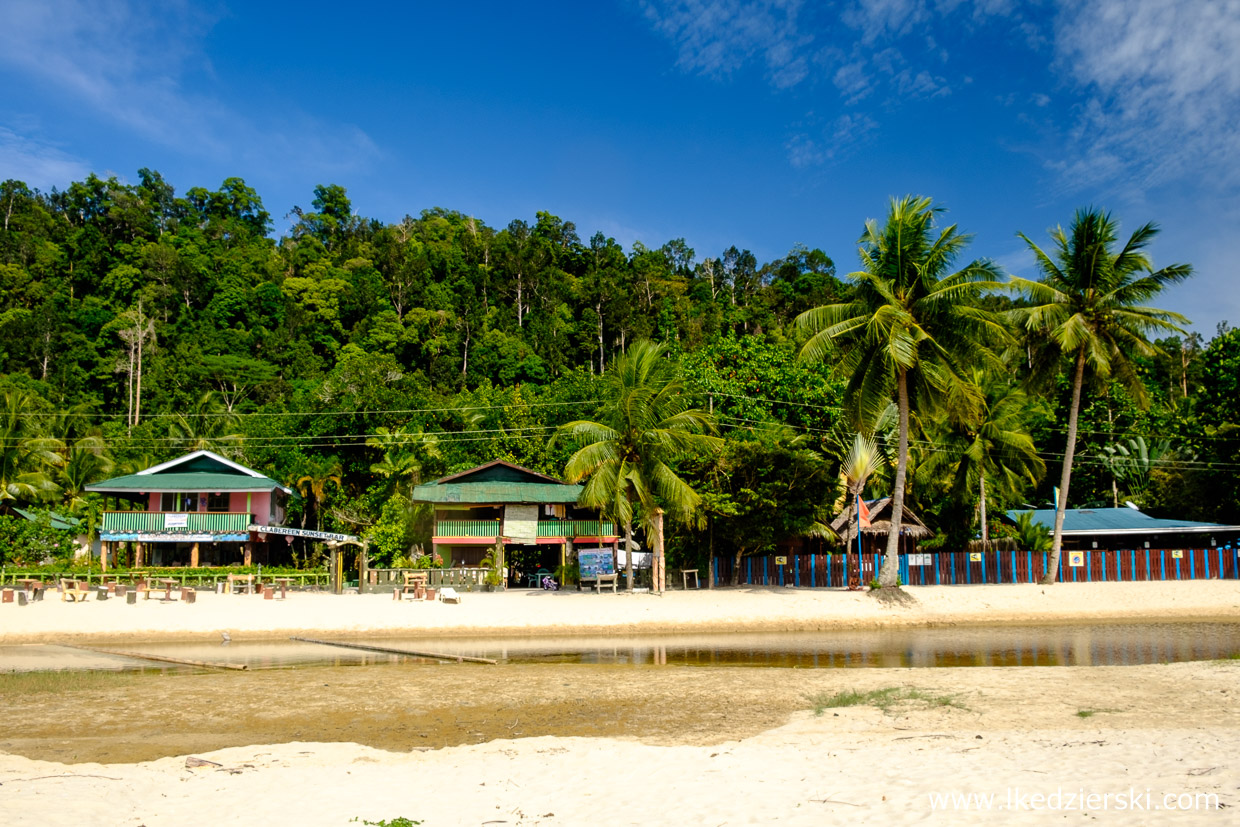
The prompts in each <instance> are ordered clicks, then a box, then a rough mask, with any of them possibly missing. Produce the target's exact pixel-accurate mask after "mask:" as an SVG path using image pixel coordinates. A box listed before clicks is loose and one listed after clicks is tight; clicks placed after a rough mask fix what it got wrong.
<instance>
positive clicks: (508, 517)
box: [504, 505, 538, 545]
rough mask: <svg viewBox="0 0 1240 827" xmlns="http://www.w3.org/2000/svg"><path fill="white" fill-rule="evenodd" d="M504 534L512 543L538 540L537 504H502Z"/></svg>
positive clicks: (533, 542)
mask: <svg viewBox="0 0 1240 827" xmlns="http://www.w3.org/2000/svg"><path fill="white" fill-rule="evenodd" d="M504 536H505V537H507V538H508V539H509V540H511V541H512V542H514V543H524V544H527V545H534V544H535V543H537V542H538V506H536V505H506V506H504Z"/></svg>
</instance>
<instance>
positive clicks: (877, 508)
mask: <svg viewBox="0 0 1240 827" xmlns="http://www.w3.org/2000/svg"><path fill="white" fill-rule="evenodd" d="M865 504H866V506H867V507H868V508H869V509H870V527H869V528H863V529H861V536H862V538H863V540H865V539H871V538H874V539H877V538H879V537H882V538H886V537H887V535H888V534H889V533H891V497H883V498H882V499H879V500H866V501H865ZM856 507H857V504H856V501H855V500H850V501H849V502H848V504H847V505H846V506H845V508H844V510H843V511H842V512H840V515H839V516H838V517H836V518H835V519H834V520H832V521H831V530H832V531H834V532H835V533H836V534H838V535H839V537H840V539H841V540H842V541H843V542H845V543H848V542H852V541H855V540H856V538H857V535H856V533H855V530H856V526H857V523H856V515H855V514H854V511H855V510H856ZM900 533H901V535H903V536H905V537H910V538H912V539H914V540H920V539H923V538H925V537H933V536H934V532H933V531H931V530H930V529H929V528H927V527H926V524H925V523H923V522H922V521H921V520H920V519H918V517H917V515H916V514H914V513H913V511H912V509H910V508H909V507H908V506H907V505H906V506H904V514H903V515H902V517H901V519H900Z"/></svg>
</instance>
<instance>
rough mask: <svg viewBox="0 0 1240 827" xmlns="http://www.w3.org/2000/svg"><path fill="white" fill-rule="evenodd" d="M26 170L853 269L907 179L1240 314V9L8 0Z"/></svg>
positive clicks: (10, 107)
mask: <svg viewBox="0 0 1240 827" xmlns="http://www.w3.org/2000/svg"><path fill="white" fill-rule="evenodd" d="M0 89H2V90H3V92H2V93H0V179H3V178H18V179H21V180H24V181H26V182H27V183H29V184H31V185H32V186H37V187H40V188H42V189H45V190H46V189H50V188H51V187H53V186H56V187H64V186H65V185H66V184H67V183H68V182H70V181H72V180H79V179H81V178H82V177H84V176H85V175H86V174H87V173H88V172H91V171H94V172H96V173H97V174H100V175H106V174H115V175H116V176H117V177H119V178H121V179H123V180H127V181H134V180H136V178H137V170H138V169H139V168H140V167H150V168H152V169H156V170H159V171H160V172H161V173H163V175H164V176H165V178H167V179H168V180H169V181H170V182H171V183H173V184H174V185H175V186H176V187H177V189H178V191H180V192H184V191H185V190H186V189H188V188H190V187H192V186H206V187H209V188H215V187H218V186H219V184H220V183H221V182H222V181H223V179H224V178H226V177H229V176H240V177H242V178H244V179H245V180H246V181H247V182H248V183H249V184H250V185H251V186H253V187H255V188H256V189H257V190H258V192H259V193H260V194H261V195H262V197H263V200H264V203H265V204H266V206H267V209H268V210H269V211H270V212H271V213H272V215H273V216H276V218H277V227H278V228H283V227H285V226H287V223H286V222H285V220H284V216H285V215H286V214H287V213H288V212H289V210H290V209H291V208H292V207H293V206H294V205H300V206H306V207H308V206H309V202H310V201H311V199H312V190H313V188H314V186H315V185H316V184H319V183H337V184H341V185H342V186H344V187H346V188H347V189H348V191H349V195H350V197H351V198H352V200H353V204H354V208H355V209H356V210H357V211H358V212H359V213H360V214H362V215H365V216H367V217H374V218H379V219H382V220H384V221H396V220H399V219H400V218H401V217H402V216H403V215H405V214H406V213H411V214H416V213H417V212H418V211H420V210H422V209H424V208H427V207H432V206H442V207H448V208H452V209H457V210H460V211H462V212H465V213H469V214H473V215H476V216H478V217H479V218H482V219H483V220H485V221H487V222H488V223H490V224H492V225H493V226H497V227H501V226H503V225H504V224H506V223H507V222H508V221H510V220H512V219H514V218H524V219H526V220H531V221H532V220H533V217H534V213H535V212H536V211H538V210H547V211H550V212H552V213H555V214H556V215H559V216H561V217H562V218H565V219H569V220H572V221H574V222H576V224H577V227H578V230H579V232H580V233H581V235H582V237H583V238H588V237H589V235H591V234H592V233H594V232H595V231H596V230H601V231H603V232H604V233H606V234H608V235H611V236H614V237H615V238H616V239H617V240H618V241H620V242H622V243H623V244H625V245H626V247H627V246H629V245H631V244H632V243H633V242H634V241H641V242H643V243H645V244H647V245H649V246H658V245H660V244H662V243H663V242H665V241H667V240H669V239H672V238H681V237H683V238H685V239H686V240H687V241H688V242H689V244H690V246H692V247H693V248H694V249H695V250H696V252H697V256H698V258H699V260H700V259H701V258H704V257H706V256H717V255H719V254H720V253H721V252H722V250H723V249H724V248H726V247H727V246H728V245H730V244H736V245H737V246H739V247H747V248H749V249H751V250H752V251H753V252H754V253H755V254H756V255H757V256H758V258H759V260H760V261H767V260H770V259H772V258H775V257H778V256H781V255H783V254H784V253H786V252H787V251H788V250H789V249H790V248H791V247H792V246H793V245H795V244H806V245H809V246H811V247H821V248H822V249H823V250H825V251H826V252H827V253H828V254H829V255H830V256H831V257H832V258H834V259H835V260H836V263H837V265H838V267H839V269H840V271H841V272H842V273H843V272H848V271H849V270H851V269H854V267H855V266H856V261H857V258H856V244H855V242H856V239H857V237H858V236H859V235H860V233H861V229H862V225H863V222H864V221H865V220H866V219H867V218H881V217H882V215H883V213H884V211H885V208H886V204H887V201H888V199H889V198H890V197H891V196H898V195H903V194H906V193H917V194H924V195H929V196H932V197H934V198H935V199H936V200H937V201H938V202H939V203H940V204H942V205H943V206H945V207H946V208H947V209H948V214H947V216H948V218H949V219H950V220H952V221H955V222H956V223H958V224H959V225H960V226H961V228H963V229H964V230H966V231H968V232H971V233H973V234H974V235H975V236H976V238H975V242H974V245H973V247H972V251H973V253H974V254H975V255H978V256H986V257H990V258H994V259H995V260H997V261H998V262H999V263H1001V264H1002V265H1004V266H1005V267H1007V268H1008V269H1009V270H1010V271H1012V272H1015V273H1018V274H1021V275H1032V271H1031V258H1030V257H1029V255H1028V254H1027V253H1026V252H1025V250H1024V248H1023V244H1022V243H1021V242H1020V241H1019V240H1018V239H1017V238H1016V236H1015V233H1016V232H1017V231H1018V230H1019V231H1023V232H1025V233H1027V234H1028V235H1030V236H1031V237H1032V238H1034V240H1036V241H1040V242H1041V241H1044V240H1045V239H1046V230H1047V228H1049V227H1052V226H1054V225H1055V224H1059V223H1067V222H1068V221H1070V220H1071V216H1072V213H1073V211H1074V210H1075V209H1076V208H1077V207H1081V206H1086V205H1097V206H1102V207H1105V208H1108V209H1110V210H1112V211H1113V212H1114V213H1115V214H1116V215H1117V216H1119V217H1120V219H1121V220H1122V221H1123V224H1124V227H1125V228H1126V229H1127V230H1128V231H1131V230H1132V229H1134V228H1135V227H1136V226H1138V225H1139V224H1141V223H1144V222H1145V221H1151V220H1153V221H1156V222H1158V223H1159V224H1160V225H1161V226H1162V227H1163V234H1162V235H1161V236H1160V237H1159V238H1158V240H1157V242H1156V243H1155V245H1154V247H1153V256H1154V260H1155V264H1156V265H1162V264H1170V263H1174V262H1188V263H1191V264H1193V265H1194V267H1195V268H1196V270H1197V276H1196V277H1195V278H1194V279H1193V280H1192V281H1190V282H1188V283H1186V284H1185V285H1182V286H1178V287H1176V288H1173V290H1172V291H1170V292H1169V293H1168V294H1167V295H1166V296H1165V297H1164V298H1163V300H1162V301H1161V302H1160V303H1159V304H1160V306H1163V307H1167V308H1170V309H1174V310H1177V311H1179V312H1182V313H1184V314H1185V315H1187V316H1189V317H1190V318H1191V319H1192V320H1193V322H1194V327H1195V329H1196V330H1198V331H1199V332H1201V333H1202V334H1204V335H1205V336H1206V337H1207V338H1209V336H1210V335H1212V334H1213V332H1214V328H1215V325H1216V323H1217V322H1218V321H1220V320H1228V321H1230V322H1231V323H1232V324H1234V325H1235V324H1240V279H1238V276H1240V273H1238V272H1237V271H1238V269H1240V266H1238V265H1237V261H1240V232H1238V230H1240V164H1238V163H1237V159H1240V0H1181V1H1180V2H1172V1H1171V0H1075V2H1059V0H1029V2H1016V1H1015V0H842V1H841V2H833V3H807V2H796V1H795V0H769V1H768V2H742V0H723V1H721V2H707V1H706V0H690V1H685V0H680V1H679V2H673V1H671V0H668V1H665V0H632V1H631V2H626V1H625V0H597V1H596V2H593V3H574V2H565V3H486V2H481V3H472V4H468V5H466V4H446V3H379V2H372V3H367V4H358V5H356V6H350V5H347V4H340V3H321V2H302V3H298V4H295V5H292V4H290V5H285V4H265V3H261V2H245V3H243V2H239V0H226V1H225V2H207V3H176V2H159V3H139V2H132V1H130V0H113V1H112V2H98V3H96V2H86V1H85V0H5V2H4V3H3V4H0Z"/></svg>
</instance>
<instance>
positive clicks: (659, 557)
mask: <svg viewBox="0 0 1240 827" xmlns="http://www.w3.org/2000/svg"><path fill="white" fill-rule="evenodd" d="M650 528H651V532H650V533H651V534H653V535H654V567H653V569H652V570H651V574H652V575H653V577H652V578H651V584H650V588H651V589H652V590H653V591H654V593H655V594H663V592H664V590H666V589H667V576H666V571H667V570H666V561H665V560H664V559H663V509H661V508H656V509H654V513H653V514H651V515H650Z"/></svg>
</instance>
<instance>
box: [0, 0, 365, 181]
mask: <svg viewBox="0 0 1240 827" xmlns="http://www.w3.org/2000/svg"><path fill="white" fill-rule="evenodd" d="M215 22H216V21H215V19H214V18H213V17H212V16H211V15H209V14H208V13H207V12H205V11H204V10H203V9H202V7H201V5H200V4H195V3H190V2H186V1H185V0H167V1H166V2H161V3H158V4H156V5H155V7H154V8H150V7H148V5H147V4H144V3H142V2H140V0H133V2H129V1H128V0H5V2H4V3H3V4H0V65H7V66H8V67H10V68H11V69H13V70H15V71H16V72H17V73H18V74H20V75H22V76H23V77H25V78H27V79H28V80H29V82H30V83H32V84H36V85H37V86H38V87H42V88H46V89H48V90H50V91H51V92H52V93H53V94H57V95H61V96H64V97H66V98H67V99H68V100H69V101H70V103H71V104H73V105H84V106H86V107H89V108H90V109H92V110H94V111H95V112H96V113H97V114H98V115H99V116H100V117H102V118H104V119H107V120H110V121H112V122H114V123H116V124H118V125H120V126H121V127H122V128H124V129H126V130H128V131H129V132H131V133H133V134H134V135H136V136H138V137H140V138H143V139H146V140H150V141H154V142H156V143H160V144H163V145H166V146H172V147H176V148H177V149H179V150H181V151H184V152H187V153H189V154H192V155H198V156H206V157H210V158H213V159H217V160H232V159H234V158H235V157H237V156H241V157H245V155H246V152H247V151H250V152H252V151H253V149H251V150H246V149H245V148H246V147H251V148H255V147H264V146H274V147H275V149H274V150H261V151H264V152H268V153H269V154H268V156H266V157H264V158H263V159H262V160H263V161H265V162H268V163H278V162H282V163H286V164H288V163H299V164H302V165H305V166H311V167H320V168H321V167H322V166H324V165H330V164H333V163H335V164H338V163H339V160H338V159H340V158H351V159H355V160H354V161H351V162H350V163H351V164H352V165H353V166H356V165H357V163H358V162H359V161H360V162H361V163H365V162H367V161H369V160H371V159H373V158H374V156H375V154H376V151H375V147H374V145H373V143H371V142H370V139H369V138H368V137H366V136H365V134H364V133H362V132H361V130H359V129H357V128H356V127H353V126H349V125H344V126H339V125H333V124H324V123H321V122H317V121H315V122H313V123H303V125H308V126H312V127H313V130H312V131H311V132H309V133H304V132H303V133H300V134H290V133H289V132H288V126H287V125H286V124H285V123H284V121H286V120H291V121H298V120H300V121H303V122H309V121H310V120H311V119H309V118H307V117H305V116H303V115H299V114H298V113H280V114H279V115H273V117H279V118H280V119H281V123H280V124H279V125H278V126H274V127H273V125H272V124H266V123H259V122H256V121H255V120H253V119H251V118H248V117H246V116H245V115H243V114H241V113H239V112H237V111H235V109H233V108H232V107H230V106H229V105H228V104H227V103H225V102H224V101H223V100H221V99H219V98H218V97H217V96H214V95H212V94H199V93H194V92H191V91H189V90H188V89H187V83H186V79H187V78H191V77H196V78H199V79H201V78H203V77H205V78H208V79H209V78H210V77H211V75H212V71H211V65H210V60H209V58H208V56H207V55H206V54H205V52H204V51H203V48H202V44H203V41H204V39H205V38H206V36H207V34H208V33H209V32H210V30H211V28H212V26H213V25H214V24H215ZM305 134H314V135H316V136H317V138H316V139H315V140H313V141H307V140H306V139H305V138H304V135H305ZM273 138H274V140H272V139H273Z"/></svg>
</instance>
